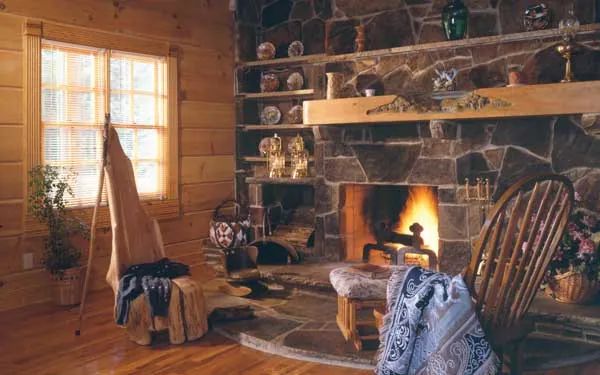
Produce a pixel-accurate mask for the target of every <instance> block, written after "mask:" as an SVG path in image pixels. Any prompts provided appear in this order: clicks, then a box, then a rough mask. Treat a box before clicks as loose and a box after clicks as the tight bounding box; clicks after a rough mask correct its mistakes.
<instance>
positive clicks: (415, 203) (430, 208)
mask: <svg viewBox="0 0 600 375" xmlns="http://www.w3.org/2000/svg"><path fill="white" fill-rule="evenodd" d="M413 223H419V224H421V226H422V227H423V228H424V229H423V232H422V233H421V237H423V241H424V243H425V244H424V246H423V247H425V248H428V249H431V250H433V251H435V253H436V254H437V253H438V247H439V240H440V236H439V233H438V214H437V196H436V194H435V191H434V190H433V188H431V187H428V186H412V187H410V190H409V193H408V199H407V200H406V205H405V207H404V210H403V211H402V213H401V214H400V221H399V222H398V226H397V227H396V228H395V231H397V232H400V233H407V234H409V233H411V232H410V229H409V228H410V226H411V225H412V224H413Z"/></svg>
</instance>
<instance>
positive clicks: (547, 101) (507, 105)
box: [304, 81, 600, 125]
mask: <svg viewBox="0 0 600 375" xmlns="http://www.w3.org/2000/svg"><path fill="white" fill-rule="evenodd" d="M474 93H475V94H477V95H479V96H481V97H484V98H487V99H489V102H490V103H489V104H486V105H485V106H484V107H483V108H481V109H477V110H474V109H465V110H460V111H435V112H434V111H427V112H408V111H407V112H398V111H396V112H394V111H384V112H377V113H371V114H368V113H367V112H368V111H371V110H373V109H375V108H378V107H380V106H385V105H387V104H389V103H392V102H394V100H395V99H396V96H394V95H386V96H374V97H361V98H348V99H333V100H310V101H305V102H304V122H305V123H306V124H323V125H344V124H365V123H389V122H408V121H428V120H458V119H483V118H508V117H527V116H553V115H567V114H581V113H595V112H600V100H598V98H600V81H589V82H574V83H555V84H546V85H524V86H517V87H500V88H489V89H479V90H475V91H474ZM456 100H460V99H446V100H444V101H443V102H442V104H443V107H455V106H454V105H453V104H452V103H453V101H456Z"/></svg>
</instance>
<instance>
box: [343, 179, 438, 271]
mask: <svg viewBox="0 0 600 375" xmlns="http://www.w3.org/2000/svg"><path fill="white" fill-rule="evenodd" d="M341 203H342V204H341V212H340V213H341V228H340V230H341V232H342V233H341V234H342V236H343V238H344V240H345V257H346V259H348V260H359V259H365V260H369V261H370V262H371V263H376V264H381V263H396V253H397V251H398V250H399V249H401V248H403V247H406V246H410V247H417V248H422V249H428V250H432V251H433V252H434V253H436V254H437V252H438V247H439V234H438V198H437V188H435V187H430V186H420V185H419V186H416V185H415V186H395V185H359V184H351V185H345V186H344V187H343V189H342V202H341ZM370 250H377V251H373V252H371V251H370ZM405 260H406V258H405V259H404V261H405ZM404 261H403V260H401V261H400V263H403V262H404ZM416 263H418V262H416Z"/></svg>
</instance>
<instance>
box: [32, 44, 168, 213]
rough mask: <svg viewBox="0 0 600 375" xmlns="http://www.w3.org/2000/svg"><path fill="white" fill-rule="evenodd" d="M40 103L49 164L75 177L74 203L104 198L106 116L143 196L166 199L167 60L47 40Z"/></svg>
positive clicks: (76, 204)
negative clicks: (102, 165) (100, 190)
mask: <svg viewBox="0 0 600 375" xmlns="http://www.w3.org/2000/svg"><path fill="white" fill-rule="evenodd" d="M41 104H42V127H43V138H44V148H43V150H44V163H46V164H52V165H56V166H64V167H67V168H69V169H71V170H73V171H74V172H75V176H76V177H75V178H74V180H73V181H72V183H71V185H72V186H73V190H74V191H73V193H74V198H72V199H70V201H69V203H70V205H72V206H86V205H90V204H92V203H93V202H94V199H95V197H96V195H97V185H98V178H99V173H100V159H101V157H102V126H103V123H104V113H106V112H109V113H110V114H111V120H112V124H113V126H114V127H115V128H116V129H117V132H118V134H119V138H120V140H121V145H122V147H123V149H124V151H125V153H126V154H127V156H128V157H129V158H130V159H131V161H132V163H133V168H134V171H135V178H136V185H137V189H138V192H139V193H140V196H141V198H142V199H161V198H164V197H165V196H166V190H167V176H166V172H165V171H166V168H165V166H166V163H167V161H166V157H167V150H166V145H167V144H168V143H167V134H168V132H167V87H166V61H165V58H163V57H156V56H147V55H138V54H131V53H126V52H121V51H114V50H104V49H96V48H91V47H85V46H79V45H72V44H65V43H57V42H50V41H44V42H43V45H42V98H41Z"/></svg>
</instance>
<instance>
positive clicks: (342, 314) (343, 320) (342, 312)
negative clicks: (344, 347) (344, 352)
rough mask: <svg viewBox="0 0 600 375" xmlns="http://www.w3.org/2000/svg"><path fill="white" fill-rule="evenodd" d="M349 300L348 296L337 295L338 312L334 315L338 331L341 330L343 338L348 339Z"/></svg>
mask: <svg viewBox="0 0 600 375" xmlns="http://www.w3.org/2000/svg"><path fill="white" fill-rule="evenodd" d="M349 311H350V307H349V301H348V298H346V297H343V296H338V313H337V317H336V321H337V325H338V328H339V329H340V331H341V332H342V336H344V339H345V340H346V341H348V340H349V339H350V328H349V325H348V317H349Z"/></svg>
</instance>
